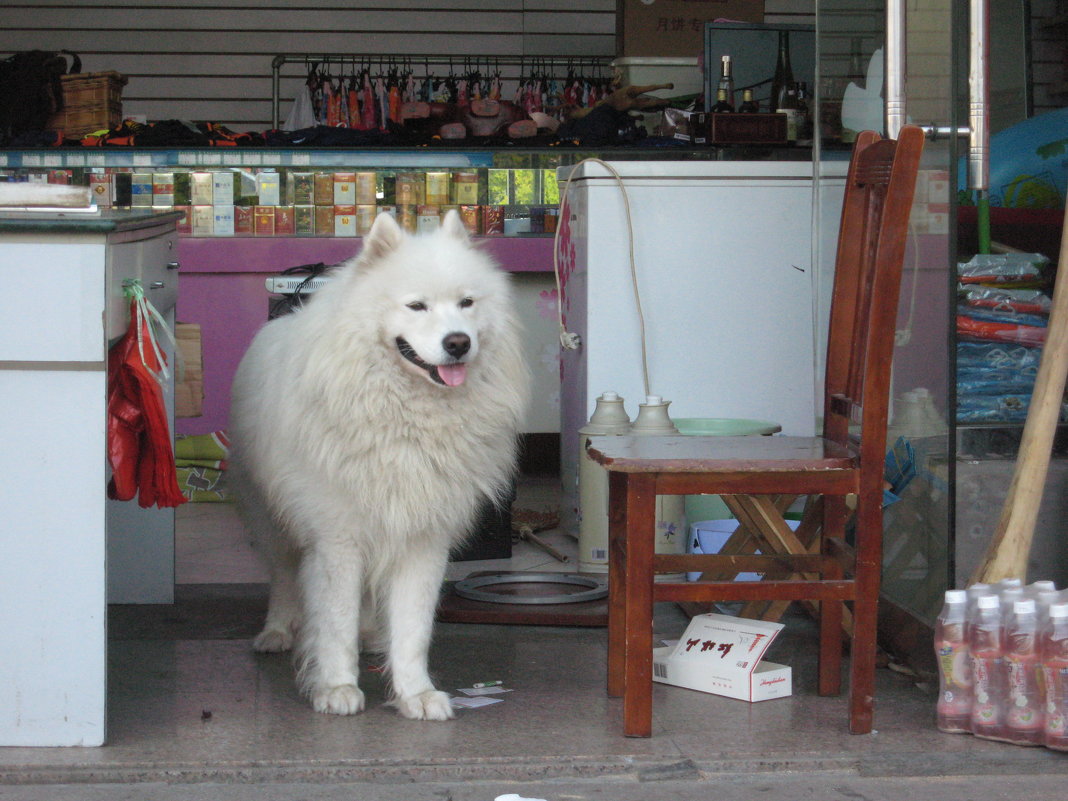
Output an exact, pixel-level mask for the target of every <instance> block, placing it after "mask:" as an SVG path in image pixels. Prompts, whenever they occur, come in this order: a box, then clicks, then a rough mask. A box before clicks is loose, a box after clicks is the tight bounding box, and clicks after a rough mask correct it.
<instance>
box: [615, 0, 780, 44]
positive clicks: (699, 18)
mask: <svg viewBox="0 0 1068 801" xmlns="http://www.w3.org/2000/svg"><path fill="white" fill-rule="evenodd" d="M717 19H727V20H732V21H736V22H763V21H764V0H618V4H617V12H616V54H617V55H620V56H694V57H696V56H699V55H701V53H702V51H703V50H704V31H705V23H706V22H714V21H716V20H717Z"/></svg>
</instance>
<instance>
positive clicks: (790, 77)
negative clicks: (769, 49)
mask: <svg viewBox="0 0 1068 801" xmlns="http://www.w3.org/2000/svg"><path fill="white" fill-rule="evenodd" d="M793 82H794V71H793V67H791V66H790V32H789V31H779V55H778V57H777V58H776V60H775V75H774V76H773V77H772V79H771V98H770V100H769V102H768V106H769V107H770V108H771V109H772V110H773V111H775V110H778V109H780V108H782V107H783V106H782V100H783V98H784V97H785V96H786V89H787V87H789V85H790V84H792V83H793Z"/></svg>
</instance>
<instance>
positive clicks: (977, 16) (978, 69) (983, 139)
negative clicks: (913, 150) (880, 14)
mask: <svg viewBox="0 0 1068 801" xmlns="http://www.w3.org/2000/svg"><path fill="white" fill-rule="evenodd" d="M905 7H906V0H887V4H886V135H887V136H889V137H890V138H891V139H896V138H897V135H898V133H899V132H900V131H901V126H902V125H904V124H905V122H906V119H907V118H906V115H905V52H906V49H905V30H906V28H905ZM969 12H970V17H971V27H970V31H969V47H968V50H969V53H968V57H969V59H968V60H969V67H968V95H969V97H968V125H967V126H961V127H958V128H953V127H951V126H938V125H933V124H932V125H921V126H920V127H921V128H922V129H923V131H924V133H925V134H926V135H927V137H928V138H929V139H940V138H944V137H947V136H967V137H968V188H969V189H975V190H979V191H985V190H987V189H988V188H989V187H990V128H989V126H988V123H987V121H988V119H989V108H990V91H989V85H988V81H987V78H988V71H989V60H988V58H987V57H988V55H989V44H990V25H989V19H990V18H989V0H969Z"/></svg>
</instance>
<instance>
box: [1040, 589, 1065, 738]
mask: <svg viewBox="0 0 1068 801" xmlns="http://www.w3.org/2000/svg"><path fill="white" fill-rule="evenodd" d="M1039 655H1040V657H1041V659H1042V672H1043V674H1044V677H1045V680H1046V723H1045V728H1044V733H1043V742H1044V744H1045V746H1046V747H1047V748H1053V749H1056V750H1058V751H1068V603H1056V604H1053V605H1051V606H1050V608H1049V613H1048V619H1047V621H1046V625H1045V627H1044V629H1043V630H1042V636H1041V637H1040V638H1039Z"/></svg>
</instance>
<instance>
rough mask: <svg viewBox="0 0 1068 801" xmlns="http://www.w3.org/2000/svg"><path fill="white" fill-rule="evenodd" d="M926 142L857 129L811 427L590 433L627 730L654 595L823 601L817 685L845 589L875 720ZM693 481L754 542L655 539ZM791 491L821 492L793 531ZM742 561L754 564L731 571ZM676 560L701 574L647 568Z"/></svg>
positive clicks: (645, 679) (831, 686)
mask: <svg viewBox="0 0 1068 801" xmlns="http://www.w3.org/2000/svg"><path fill="white" fill-rule="evenodd" d="M922 149H923V133H922V132H921V131H920V129H919V128H916V127H914V126H906V127H904V128H903V129H902V131H901V134H900V137H899V139H898V140H896V141H894V140H889V139H880V137H879V135H878V134H876V133H874V132H871V131H865V132H863V133H861V134H860V135H859V136H858V137H857V140H856V144H855V146H854V150H853V157H852V160H851V163H850V167H849V172H848V176H847V184H846V190H845V199H844V201H843V208H842V218H841V226H840V231H839V236H838V252H837V258H836V262H835V278H834V293H833V298H832V303H831V315H830V329H829V338H828V346H827V367H826V376H825V383H824V393H825V401H824V424H823V435H822V436H818V437H789V436H781V437H780V436H774V437H714V436H712V437H688V436H687V437H593V438H591V439H590V441H589V442H588V444H587V452H588V453H589V455H590V456H591V457H592V458H593V459H594V460H595V461H597V462H599V463H600V464H601V465H603V466H604V467H605V468H606V469H607V470H608V471H609V509H610V511H609V516H610V519H609V623H608V638H609V639H608V694H609V695H611V696H620V695H622V696H623V729H624V734H626V735H627V736H630V737H648V736H649V735H650V734H651V733H652V648H653V641H652V633H653V627H652V616H653V604H654V603H656V602H658V601H675V602H688V601H689V602H692V601H700V602H710V601H750V602H751V601H775V602H789V601H810V602H818V603H817V604H815V608H817V609H818V619H819V639H820V645H819V667H818V691H819V693H820V695H837V694H838V693H839V692H840V691H841V672H842V671H841V660H842V629H843V616H844V614H846V613H847V610H846V603H847V602H850V603H851V605H852V626H851V630H852V635H851V641H852V642H851V658H850V685H849V728H850V731H852V732H853V733H855V734H864V733H868V732H870V731H871V728H872V700H873V695H874V692H875V653H876V642H875V638H876V622H877V621H876V615H877V606H878V600H879V581H880V570H881V562H882V502H883V484H884V482H883V471H884V458H885V451H886V426H887V412H888V408H887V407H888V401H889V392H890V360H891V355H892V350H893V344H894V328H895V321H896V316H897V305H898V293H899V287H900V283H901V270H902V261H903V258H904V251H905V239H906V233H907V226H908V219H909V210H910V208H911V206H912V199H913V190H914V188H915V183H916V174H917V171H918V168H919V162H920V154H921V152H922ZM768 391H769V392H774V391H775V390H774V387H768ZM858 423H859V438H858V436H857V434H858V432H857V430H856V427H857V424H858ZM702 493H705V494H716V495H722V496H724V499H725V500H726V501H727V502H728V505H729V506H730V507H731V508H732V509H733V510H734V511H735V513H736V514H737V515H738V517H739V519H740V520H741V521H742V524H743V525H744V526H745V528H746V529H747V530H748V531H749V532H750V533H754V532H756V533H757V534H758V535H759V539H760V543H761V546H762V547H761V551H762V554H761V555H756V554H747V553H743V554H741V555H739V554H733V555H732V554H711V555H699V554H687V555H659V554H655V553H654V547H653V545H654V542H653V532H654V528H655V526H654V523H655V520H654V507H655V502H656V496H657V495H690V494H702ZM800 495H807V496H822V502H821V503H814V504H809V508H810V509H812V510H817V511H816V512H815V513H816V514H817V515H818V516H819V519H817V520H814V521H813V520H811V519H809V520H806V521H804V522H803V524H802V530H801V531H799V532H798V534H795V533H794V532H793V531H791V529H790V528H789V527H788V526H787V525H786V522H785V521H784V519H783V516H782V509H783V508H784V503H783V500H782V499H783V497H784V496H786V497H787V498H789V497H793V496H800ZM851 496H852V497H851ZM847 499H849V503H847ZM850 519H852V526H851V531H852V540H853V541H852V543H847V542H846V529H847V525H848V524H849V522H850ZM803 532H807V533H803ZM799 534H801V535H802V536H801V537H799ZM802 537H804V538H805V539H811V544H810V545H809V544H806V542H804V541H803V540H802ZM749 550H750V551H751V550H752V549H749ZM743 570H744V571H756V572H761V573H764V574H765V579H764V580H762V581H756V582H735V581H733V580H732V579H733V576H734V575H735V574H736V573H737V572H738V571H743ZM682 571H704V574H705V575H704V577H703V578H707V577H709V576H711V577H712V580H711V581H705V580H702V581H700V582H690V583H678V582H670V583H667V582H664V583H661V582H654V574H657V573H678V572H682ZM772 576H776V577H777V578H772ZM779 576H784V577H779Z"/></svg>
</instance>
